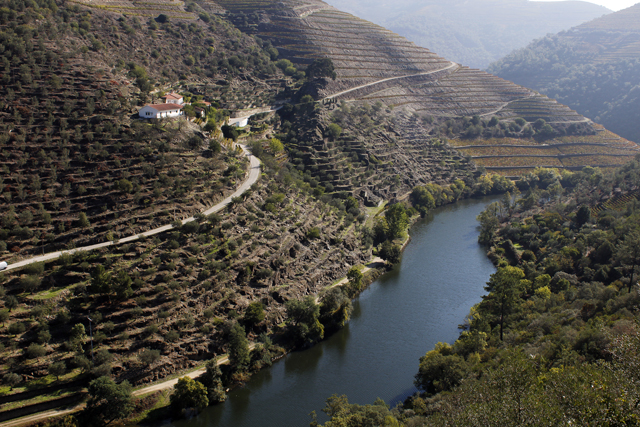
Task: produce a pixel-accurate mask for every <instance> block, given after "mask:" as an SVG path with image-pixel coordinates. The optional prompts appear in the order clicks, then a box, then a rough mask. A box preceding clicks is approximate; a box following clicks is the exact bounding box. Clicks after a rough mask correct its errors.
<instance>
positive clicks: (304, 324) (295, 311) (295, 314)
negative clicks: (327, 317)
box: [285, 295, 324, 345]
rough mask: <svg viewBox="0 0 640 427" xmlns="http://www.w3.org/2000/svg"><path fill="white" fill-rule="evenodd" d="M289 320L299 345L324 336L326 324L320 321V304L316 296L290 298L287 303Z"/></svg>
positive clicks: (312, 341)
mask: <svg viewBox="0 0 640 427" xmlns="http://www.w3.org/2000/svg"><path fill="white" fill-rule="evenodd" d="M285 308H286V310H287V317H288V322H289V325H290V327H291V330H292V332H293V336H294V338H295V339H296V340H297V341H298V344H299V345H307V344H311V343H314V342H316V341H319V340H321V339H322V338H324V326H322V324H321V323H320V320H319V316H320V306H319V305H318V304H316V301H315V298H313V297H312V296H310V295H309V296H306V297H305V298H304V299H303V300H289V301H287V302H286V303H285Z"/></svg>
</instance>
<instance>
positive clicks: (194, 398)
mask: <svg viewBox="0 0 640 427" xmlns="http://www.w3.org/2000/svg"><path fill="white" fill-rule="evenodd" d="M170 401H171V408H172V409H173V410H174V411H175V412H176V413H180V414H183V413H184V412H185V410H186V409H189V408H194V409H196V410H197V411H201V410H202V409H204V408H206V407H207V405H208V404H209V399H208V398H207V389H206V388H205V386H204V385H203V384H202V383H201V382H199V381H196V380H194V379H193V378H189V377H182V378H180V379H179V380H178V383H177V384H176V385H175V386H174V388H173V394H172V395H171V397H170Z"/></svg>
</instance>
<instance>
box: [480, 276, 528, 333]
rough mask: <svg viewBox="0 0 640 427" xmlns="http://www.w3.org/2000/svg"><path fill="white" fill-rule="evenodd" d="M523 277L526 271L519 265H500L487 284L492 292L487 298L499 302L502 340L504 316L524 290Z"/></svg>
mask: <svg viewBox="0 0 640 427" xmlns="http://www.w3.org/2000/svg"><path fill="white" fill-rule="evenodd" d="M522 279H524V272H523V271H522V270H521V269H520V268H518V267H512V266H510V265H509V266H506V267H499V268H498V271H496V272H495V273H493V274H492V275H491V277H490V279H489V282H487V286H485V288H484V289H485V290H486V291H488V292H490V295H489V296H488V297H486V298H489V299H492V300H495V301H496V302H497V310H498V312H499V316H500V317H499V321H498V322H499V324H500V341H502V340H503V331H504V318H505V315H506V314H507V312H508V311H509V309H510V308H511V306H512V305H513V303H514V302H515V300H516V298H518V297H519V296H520V294H521V292H522Z"/></svg>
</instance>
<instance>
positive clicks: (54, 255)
mask: <svg viewBox="0 0 640 427" xmlns="http://www.w3.org/2000/svg"><path fill="white" fill-rule="evenodd" d="M238 145H239V146H240V148H242V151H243V152H244V153H245V155H246V156H247V157H248V158H249V165H250V166H249V176H248V177H247V179H246V180H245V181H244V182H243V183H242V184H240V186H239V187H238V189H237V190H236V191H235V192H234V193H233V194H232V195H230V196H229V197H227V198H226V199H224V200H223V201H221V202H220V203H218V204H216V205H214V206H213V207H211V208H209V209H207V210H206V211H204V212H202V213H203V214H204V215H209V214H212V213H214V212H219V211H221V210H222V209H224V208H225V207H226V206H227V205H229V204H230V203H231V199H233V198H235V197H239V196H241V195H242V193H244V192H245V191H247V190H248V189H249V188H250V187H251V186H252V185H253V184H255V183H256V182H257V181H258V178H260V160H259V159H258V158H257V157H256V156H253V155H252V154H251V153H250V152H249V151H248V149H247V147H246V146H244V145H242V144H238ZM191 221H195V218H194V217H189V218H186V219H183V220H182V224H186V223H188V222H191ZM173 228H174V227H173V225H171V224H168V225H163V226H162V227H158V228H154V229H152V230H149V231H145V232H144V233H139V234H134V235H133V236H128V237H123V238H121V239H118V240H116V241H109V242H104V243H98V244H95V245H90V246H82V247H79V248H74V249H69V250H65V251H57V252H51V253H48V254H45V255H40V256H36V257H33V258H28V259H24V260H22V261H18V262H15V263H13V264H9V266H8V267H7V268H6V269H4V270H2V271H1V272H0V273H2V272H6V271H11V270H14V269H17V268H21V267H24V266H25V265H29V264H33V263H35V262H43V261H51V260H55V259H58V258H60V256H62V255H63V254H74V253H76V252H89V251H93V250H96V249H100V248H106V247H108V246H114V245H120V244H124V243H129V242H133V241H136V240H138V239H139V238H140V237H141V236H144V237H148V236H154V235H156V234H160V233H164V232H165V231H169V230H172V229H173ZM0 425H1V424H0Z"/></svg>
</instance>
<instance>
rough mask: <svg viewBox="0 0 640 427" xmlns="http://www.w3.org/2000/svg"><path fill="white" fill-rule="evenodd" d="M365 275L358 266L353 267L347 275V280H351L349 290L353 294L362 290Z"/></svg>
mask: <svg viewBox="0 0 640 427" xmlns="http://www.w3.org/2000/svg"><path fill="white" fill-rule="evenodd" d="M363 278H364V275H363V274H362V272H361V271H360V269H359V268H358V267H357V266H355V265H354V266H353V267H351V269H350V270H349V272H348V273H347V279H348V280H349V289H350V290H352V291H353V294H354V295H355V293H356V292H357V291H359V290H360V288H362V279H363Z"/></svg>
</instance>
